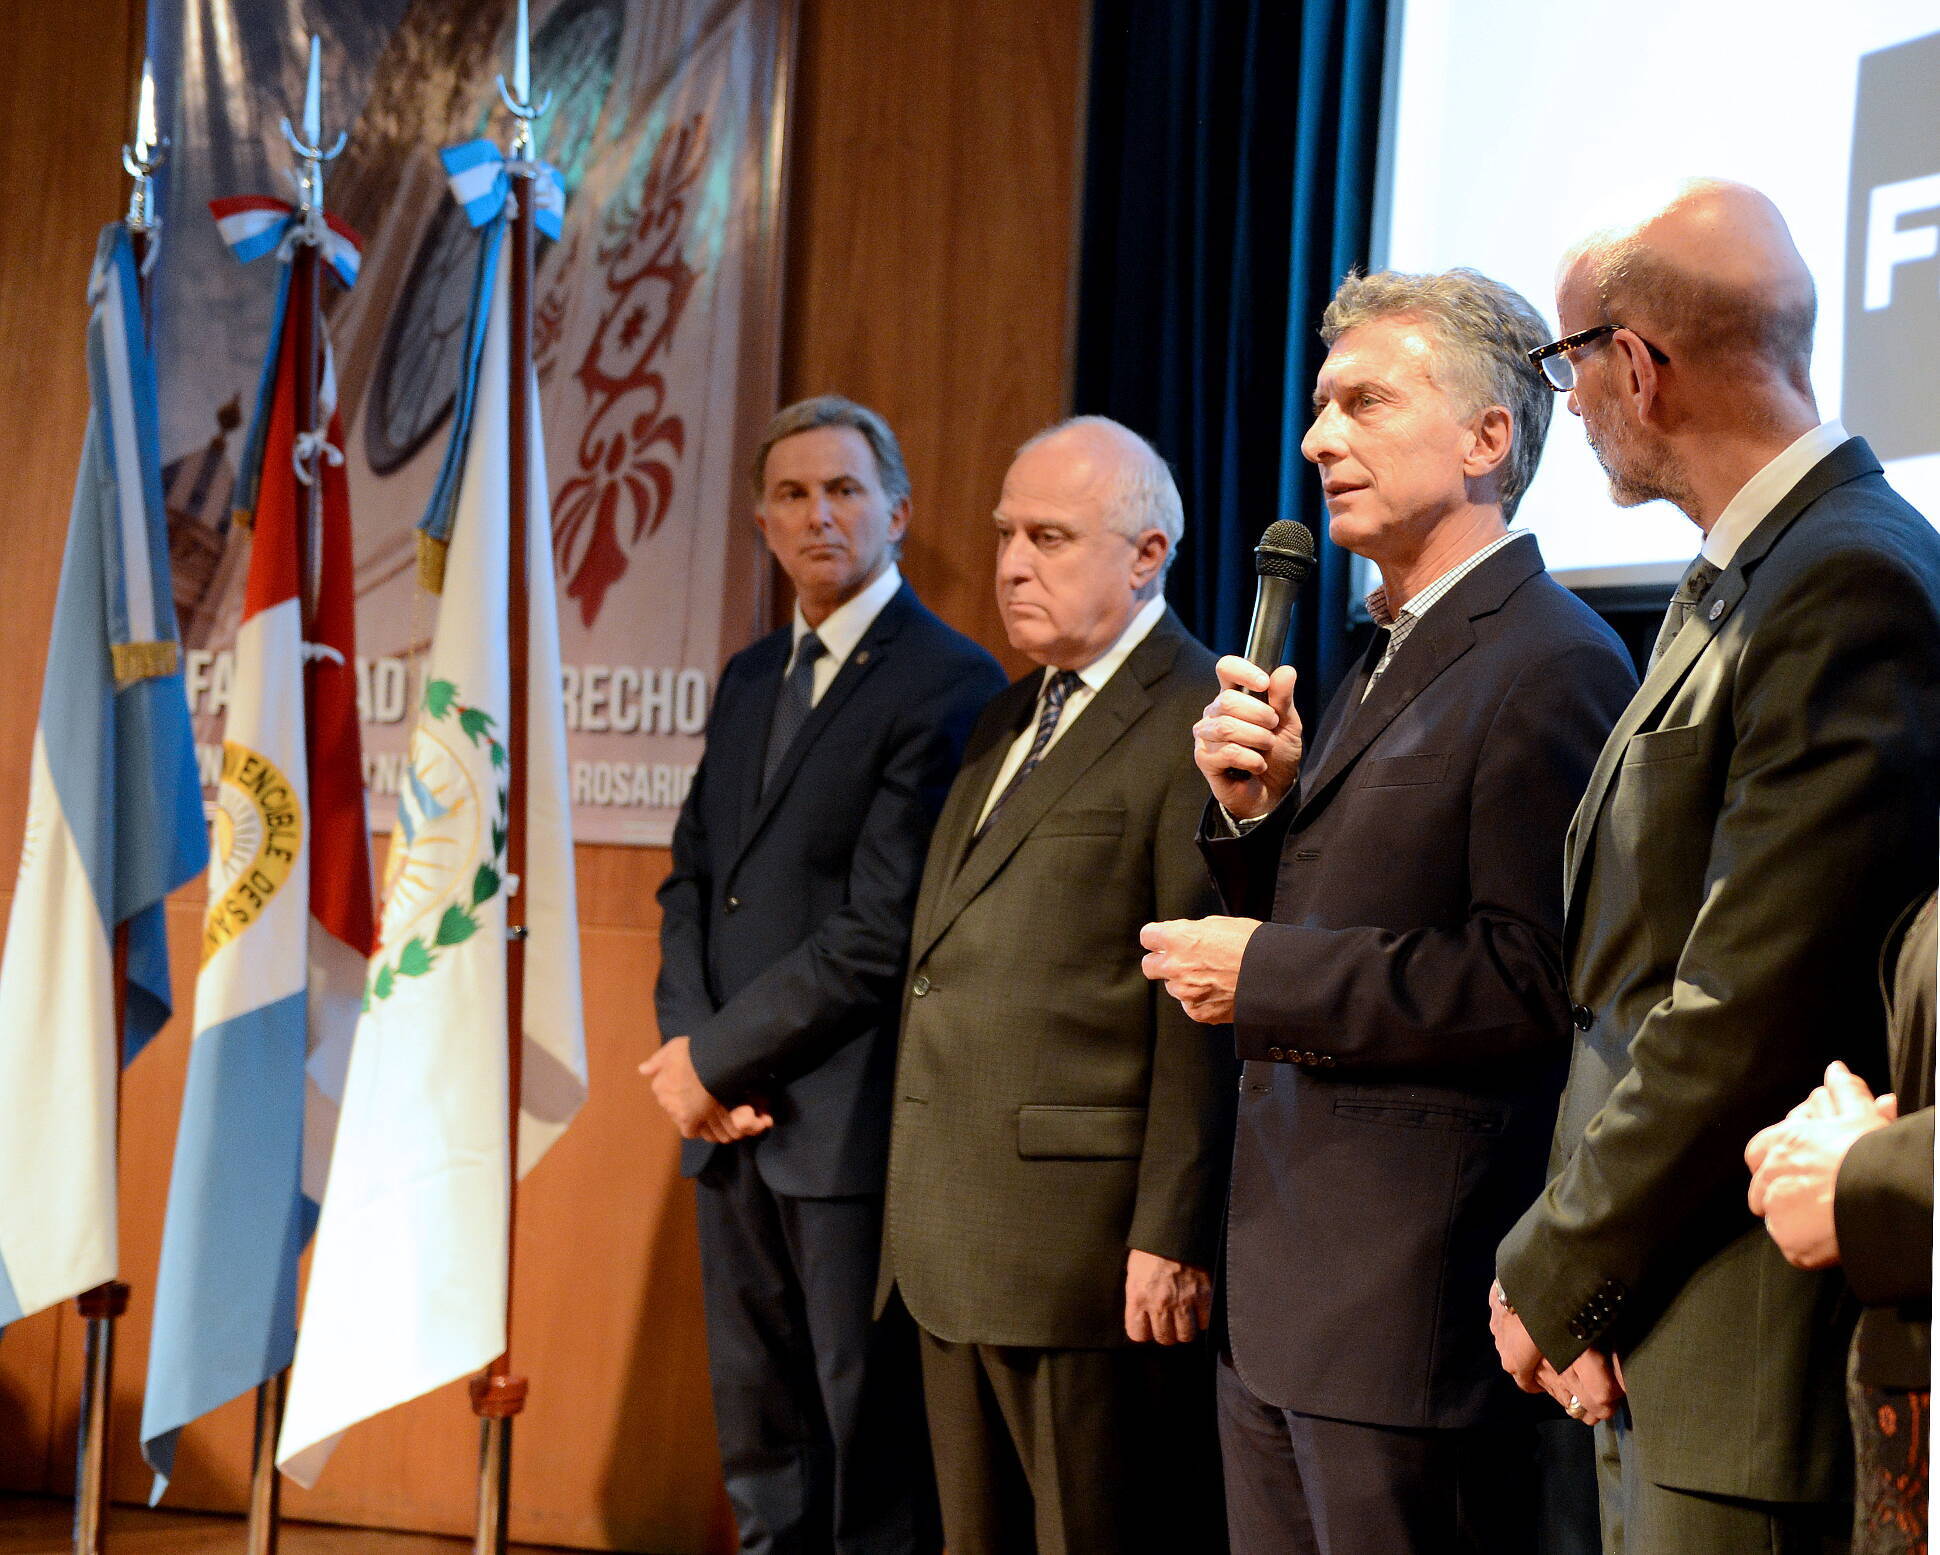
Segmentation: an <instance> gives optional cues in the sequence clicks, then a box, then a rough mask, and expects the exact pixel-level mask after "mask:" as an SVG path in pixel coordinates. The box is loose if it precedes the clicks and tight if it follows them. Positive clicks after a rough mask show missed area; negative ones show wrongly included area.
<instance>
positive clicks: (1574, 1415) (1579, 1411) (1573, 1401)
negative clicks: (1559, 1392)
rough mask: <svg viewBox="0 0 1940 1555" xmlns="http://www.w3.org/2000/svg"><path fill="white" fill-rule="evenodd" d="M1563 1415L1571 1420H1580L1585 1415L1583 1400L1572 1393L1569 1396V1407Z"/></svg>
mask: <svg viewBox="0 0 1940 1555" xmlns="http://www.w3.org/2000/svg"><path fill="white" fill-rule="evenodd" d="M1563 1413H1564V1414H1566V1415H1568V1416H1569V1417H1570V1419H1572V1420H1581V1419H1582V1418H1583V1416H1584V1414H1585V1413H1586V1411H1585V1410H1584V1408H1583V1400H1582V1399H1580V1398H1578V1397H1577V1396H1576V1395H1575V1394H1574V1393H1572V1394H1570V1401H1569V1405H1568V1407H1566V1408H1565V1409H1564V1410H1563Z"/></svg>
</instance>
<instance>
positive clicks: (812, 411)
mask: <svg viewBox="0 0 1940 1555" xmlns="http://www.w3.org/2000/svg"><path fill="white" fill-rule="evenodd" d="M823 427H847V428H849V430H850V431H852V432H856V433H858V434H860V435H861V438H862V440H863V441H864V442H865V443H867V444H868V445H869V452H870V453H872V454H873V455H875V459H876V474H877V476H878V477H879V478H880V479H881V481H882V490H883V495H884V496H886V497H887V498H888V499H889V505H890V506H891V507H892V508H893V507H895V506H896V504H897V503H899V502H902V501H904V500H905V499H906V498H907V497H908V496H909V471H908V469H907V468H906V467H905V466H904V464H903V450H902V447H901V445H899V444H898V443H897V441H896V434H895V433H894V432H892V431H890V430H889V423H888V422H887V421H885V420H883V419H882V417H881V416H879V415H877V414H876V413H875V412H874V411H873V410H871V409H870V408H869V407H868V406H867V405H858V404H857V403H856V402H855V401H854V400H845V399H844V398H843V397H842V396H841V395H839V394H817V395H815V396H814V397H813V398H811V399H805V400H797V401H795V403H794V404H792V405H789V406H786V407H784V408H783V409H781V410H778V411H776V412H775V418H774V420H772V421H770V422H769V423H768V430H767V431H766V432H764V433H763V434H762V437H761V446H760V448H758V449H756V450H755V456H754V465H753V467H752V469H751V471H750V474H751V475H752V476H753V478H754V494H755V497H756V498H757V499H759V498H760V497H761V496H762V495H763V494H764V493H765V492H766V490H767V477H768V453H769V450H770V449H772V448H773V447H774V446H775V444H777V443H779V442H780V441H781V440H782V439H783V438H785V437H794V436H795V435H796V434H797V433H799V432H814V431H818V430H820V429H821V428H823Z"/></svg>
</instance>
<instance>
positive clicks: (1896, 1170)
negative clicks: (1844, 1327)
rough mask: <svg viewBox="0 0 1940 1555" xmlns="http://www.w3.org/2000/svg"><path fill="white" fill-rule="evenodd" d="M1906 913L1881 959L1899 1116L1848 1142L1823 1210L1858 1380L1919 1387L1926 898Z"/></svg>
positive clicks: (1929, 1022)
mask: <svg viewBox="0 0 1940 1555" xmlns="http://www.w3.org/2000/svg"><path fill="white" fill-rule="evenodd" d="M1910 916H1911V917H1912V923H1911V927H1909V928H1908V929H1907V931H1906V934H1905V936H1904V938H1903V939H1900V940H1899V943H1897V944H1895V943H1892V942H1890V941H1889V943H1888V946H1887V957H1886V965H1887V967H1889V968H1890V969H1891V976H1890V978H1889V979H1888V982H1887V989H1886V996H1887V1002H1888V1010H1889V1015H1888V1019H1889V1023H1890V1028H1891V1035H1892V1048H1893V1051H1892V1062H1893V1091H1894V1094H1895V1095H1896V1096H1897V1097H1898V1098H1899V1110H1900V1116H1899V1121H1898V1122H1896V1123H1889V1124H1888V1125H1887V1126H1886V1127H1885V1128H1883V1129H1880V1130H1879V1131H1878V1132H1877V1133H1872V1134H1867V1135H1864V1136H1863V1137H1861V1138H1860V1139H1858V1140H1855V1141H1854V1143H1853V1146H1852V1148H1851V1149H1850V1150H1848V1151H1847V1152H1846V1159H1845V1160H1844V1161H1843V1162H1842V1163H1840V1167H1839V1179H1838V1182H1837V1183H1836V1185H1835V1186H1834V1190H1833V1198H1832V1213H1833V1219H1834V1223H1835V1225H1836V1226H1837V1228H1838V1232H1839V1264H1840V1267H1841V1268H1843V1269H1844V1270H1845V1271H1846V1283H1847V1284H1849V1285H1851V1286H1852V1288H1853V1291H1854V1292H1855V1293H1856V1294H1857V1295H1858V1297H1859V1299H1860V1300H1861V1301H1863V1302H1865V1303H1866V1310H1865V1312H1864V1314H1862V1315H1861V1317H1860V1319H1859V1332H1858V1334H1857V1335H1856V1336H1855V1339H1854V1346H1855V1349H1854V1358H1855V1360H1856V1362H1857V1364H1858V1376H1859V1380H1860V1381H1861V1382H1865V1383H1869V1384H1871V1385H1872V1386H1874V1387H1882V1388H1916V1389H1921V1390H1924V1389H1927V1388H1930V1387H1931V1386H1932V1371H1931V1365H1932V1356H1931V1332H1932V1323H1933V1062H1934V1058H1933V1016H1934V1008H1933V1001H1934V990H1933V983H1934V898H1932V897H1931V896H1929V897H1928V898H1927V899H1926V902H1925V904H1924V905H1922V906H1921V907H1920V908H1919V909H1918V911H1917V914H1913V915H1910ZM1895 938H1896V939H1898V938H1899V937H1898V936H1895Z"/></svg>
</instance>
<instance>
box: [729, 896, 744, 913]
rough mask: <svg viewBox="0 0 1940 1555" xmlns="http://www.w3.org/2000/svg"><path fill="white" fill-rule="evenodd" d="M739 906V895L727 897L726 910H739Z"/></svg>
mask: <svg viewBox="0 0 1940 1555" xmlns="http://www.w3.org/2000/svg"><path fill="white" fill-rule="evenodd" d="M740 907H741V898H740V897H738V896H730V897H729V898H728V899H727V910H728V911H729V912H738V911H739V910H740Z"/></svg>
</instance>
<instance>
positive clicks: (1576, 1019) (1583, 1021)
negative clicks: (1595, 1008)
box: [1570, 1004, 1596, 1031]
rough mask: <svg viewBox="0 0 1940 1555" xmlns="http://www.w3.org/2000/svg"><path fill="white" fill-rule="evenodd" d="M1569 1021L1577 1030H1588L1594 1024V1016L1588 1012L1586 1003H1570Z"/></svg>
mask: <svg viewBox="0 0 1940 1555" xmlns="http://www.w3.org/2000/svg"><path fill="white" fill-rule="evenodd" d="M1570 1021H1571V1023H1572V1024H1573V1025H1574V1026H1575V1027H1576V1029H1577V1030H1578V1031H1588V1030H1589V1029H1590V1028H1591V1027H1592V1026H1594V1025H1595V1024H1596V1016H1595V1015H1593V1014H1592V1013H1591V1012H1590V1010H1589V1007H1588V1006H1587V1005H1582V1004H1572V1005H1571V1006H1570Z"/></svg>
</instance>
